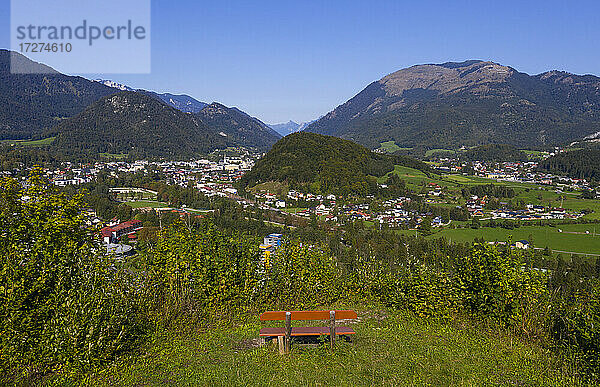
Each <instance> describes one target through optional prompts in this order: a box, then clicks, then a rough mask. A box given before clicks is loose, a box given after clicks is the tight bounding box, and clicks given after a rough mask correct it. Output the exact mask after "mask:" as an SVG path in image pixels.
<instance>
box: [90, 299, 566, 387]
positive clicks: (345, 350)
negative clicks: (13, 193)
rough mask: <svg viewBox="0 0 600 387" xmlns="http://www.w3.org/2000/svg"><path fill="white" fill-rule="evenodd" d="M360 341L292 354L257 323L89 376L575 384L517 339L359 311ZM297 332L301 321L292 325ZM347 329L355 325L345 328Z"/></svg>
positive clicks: (130, 380) (133, 381) (157, 381)
mask: <svg viewBox="0 0 600 387" xmlns="http://www.w3.org/2000/svg"><path fill="white" fill-rule="evenodd" d="M359 317H360V320H359V322H357V323H354V324H351V325H352V327H353V328H354V329H355V331H356V332H357V335H356V337H355V338H354V339H353V342H349V343H348V342H340V343H339V344H338V346H337V347H336V348H335V350H334V351H331V350H330V349H329V347H328V345H327V344H325V345H320V346H312V347H308V346H301V345H294V344H292V353H291V354H290V355H289V356H281V355H279V354H278V353H277V352H276V350H275V349H274V347H272V346H271V347H258V346H257V337H258V335H257V332H258V330H259V328H260V324H259V323H258V322H257V319H253V320H251V321H243V322H242V321H240V325H239V326H237V327H236V328H225V329H222V328H213V329H206V330H205V331H200V332H188V333H185V334H183V333H182V334H174V333H171V334H165V335H161V336H158V337H156V338H155V340H154V341H153V342H152V344H151V345H148V346H147V347H145V348H143V349H141V351H140V354H136V356H134V357H131V358H130V359H128V360H125V361H122V362H119V363H117V364H115V365H113V366H112V367H111V368H110V369H108V370H104V371H102V372H99V373H97V374H95V375H90V376H89V377H88V380H87V382H89V383H90V384H91V385H105V384H109V383H110V384H111V385H119V386H120V385H122V386H125V385H146V386H148V385H150V386H159V385H165V384H168V385H213V386H231V385H252V386H267V385H292V386H297V385H323V386H327V385H329V386H332V385H338V386H339V385H360V386H362V385H381V384H384V385H454V384H459V385H486V384H496V385H569V384H571V382H572V381H571V380H570V379H569V376H568V373H567V372H566V371H567V370H562V369H561V368H560V367H559V366H558V365H557V363H556V361H555V359H554V358H553V357H552V356H551V355H549V354H548V352H547V351H545V350H543V349H542V348H540V347H538V346H536V345H532V344H524V343H522V342H520V340H518V339H516V338H515V337H512V336H511V335H510V334H508V333H506V334H490V333H486V331H485V329H478V328H475V327H472V326H460V324H455V323H445V322H432V321H426V320H422V319H416V318H415V317H414V316H411V315H410V314H407V313H398V312H392V311H387V310H362V311H359ZM294 324H296V322H295V323H294ZM348 325H350V324H348Z"/></svg>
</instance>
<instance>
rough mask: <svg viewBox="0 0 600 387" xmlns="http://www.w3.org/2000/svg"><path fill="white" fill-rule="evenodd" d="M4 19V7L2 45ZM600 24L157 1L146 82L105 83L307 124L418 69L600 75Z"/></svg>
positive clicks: (371, 5)
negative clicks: (471, 66) (485, 63)
mask: <svg viewBox="0 0 600 387" xmlns="http://www.w3.org/2000/svg"><path fill="white" fill-rule="evenodd" d="M49 3H50V2H49ZM524 3H526V4H524ZM9 11H10V2H9V1H8V0H0V47H3V48H8V47H9V44H10V37H9V32H10V31H9V24H10V23H9V15H10V12H9ZM598 26H600V2H597V1H579V2H577V1H575V2H567V1H552V0H550V1H529V2H525V1H477V2H475V1H418V2H417V1H399V0H396V1H380V0H370V1H353V0H346V1H334V0H328V1H323V0H321V1H312V0H304V1H284V0H280V1H236V0H230V1H224V2H217V1H210V2H208V1H197V0H196V1H192V0H180V1H173V0H171V1H167V0H153V1H152V72H151V74H148V75H126V74H112V75H110V76H103V77H108V78H110V79H113V80H115V81H118V82H122V83H126V84H128V85H130V86H132V87H138V88H145V89H149V90H156V91H160V92H167V91H168V92H172V93H185V94H189V95H191V96H193V97H195V98H197V99H199V100H202V101H206V102H211V101H219V102H221V103H224V104H226V105H229V106H237V107H239V108H240V109H242V110H244V111H246V112H248V113H249V114H252V115H254V116H256V117H258V118H260V119H261V120H263V121H265V122H267V123H276V122H283V121H287V120H289V119H292V120H295V121H306V120H310V119H313V118H316V117H318V116H319V115H322V114H325V113H327V112H328V111H330V110H332V109H333V108H335V107H336V106H337V105H339V104H341V103H343V102H345V101H346V100H347V99H349V98H351V97H352V96H353V95H355V94H356V93H357V92H359V91H360V90H362V89H363V88H364V87H365V86H366V85H367V84H369V83H370V82H372V81H374V80H377V79H379V78H381V77H383V76H385V75H386V74H388V73H390V72H393V71H395V70H399V69H401V68H404V67H408V66H411V65H413V64H419V63H439V62H445V61H462V60H466V59H485V60H493V61H495V62H499V63H502V64H505V65H509V66H512V67H514V68H516V69H517V70H519V71H524V72H527V73H529V74H536V73H540V72H543V71H546V70H551V69H559V70H566V71H570V72H574V73H579V74H596V75H600V50H598V44H599V42H600V39H599V38H600V32H599V29H598ZM86 77H89V78H92V77H94V75H86Z"/></svg>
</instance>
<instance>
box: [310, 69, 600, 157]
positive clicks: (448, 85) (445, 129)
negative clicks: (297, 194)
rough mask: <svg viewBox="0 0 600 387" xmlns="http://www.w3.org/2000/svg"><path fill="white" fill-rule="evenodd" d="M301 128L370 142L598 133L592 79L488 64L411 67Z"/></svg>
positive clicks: (598, 92)
mask: <svg viewBox="0 0 600 387" xmlns="http://www.w3.org/2000/svg"><path fill="white" fill-rule="evenodd" d="M306 130H307V131H311V132H315V133H321V134H327V135H332V136H338V137H342V138H346V139H350V140H353V141H356V142H358V143H360V144H363V145H365V146H367V147H370V148H377V147H379V145H380V143H381V142H385V141H395V143H396V144H397V145H399V146H400V147H419V146H420V147H426V148H451V149H455V148H458V147H461V146H475V145H481V144H489V143H503V144H510V145H514V146H517V147H542V146H548V145H554V144H564V143H568V142H570V141H574V140H579V139H582V138H584V137H586V136H590V135H593V134H594V133H597V132H599V131H600V78H598V77H596V76H592V75H574V74H571V73H567V72H561V71H549V72H545V73H542V74H538V75H533V76H531V75H528V74H525V73H522V72H519V71H517V70H515V69H514V68H512V67H508V66H503V65H500V64H497V63H494V62H486V61H480V60H470V61H465V62H460V63H459V62H447V63H442V64H425V65H416V66H412V67H409V68H406V69H402V70H399V71H396V72H394V73H392V74H389V75H387V76H385V77H383V78H382V79H380V80H378V81H375V82H373V83H371V84H370V85H368V86H367V87H366V88H365V89H364V90H362V91H361V92H360V93H358V94H357V95H356V96H354V97H353V98H351V99H350V100H348V101H347V102H346V103H344V104H342V105H340V106H338V107H337V108H336V109H334V110H333V111H331V112H330V113H328V114H327V115H325V116H324V117H322V118H321V119H319V120H318V121H316V122H314V123H312V124H311V125H310V126H309V127H308V128H307V129H306Z"/></svg>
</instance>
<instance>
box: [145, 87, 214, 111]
mask: <svg viewBox="0 0 600 387" xmlns="http://www.w3.org/2000/svg"><path fill="white" fill-rule="evenodd" d="M138 91H139V92H141V93H145V94H148V95H150V96H153V97H155V98H158V99H160V100H161V101H163V102H164V103H166V104H167V105H170V106H173V107H174V108H175V109H177V110H181V111H182V112H184V113H198V112H199V111H200V110H202V109H204V108H205V107H206V106H208V104H207V103H206V102H201V101H198V100H197V99H195V98H192V97H190V96H189V95H185V94H179V95H178V94H170V93H156V92H154V91H146V90H138Z"/></svg>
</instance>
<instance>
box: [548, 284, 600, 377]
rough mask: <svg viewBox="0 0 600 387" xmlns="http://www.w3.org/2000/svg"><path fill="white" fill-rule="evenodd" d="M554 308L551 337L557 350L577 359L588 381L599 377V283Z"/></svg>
mask: <svg viewBox="0 0 600 387" xmlns="http://www.w3.org/2000/svg"><path fill="white" fill-rule="evenodd" d="M593 282H594V284H593V285H592V286H591V288H590V289H586V290H583V289H581V290H579V291H576V292H575V293H574V294H573V295H571V296H569V297H567V298H566V299H561V300H559V301H558V302H557V304H556V305H555V310H554V311H553V318H552V320H551V334H552V337H553V339H554V340H555V342H556V343H557V345H558V347H559V348H562V349H563V350H565V351H566V352H567V353H569V354H570V355H572V356H573V357H574V358H576V359H577V361H578V362H579V365H580V366H581V369H582V370H583V371H584V372H583V375H584V377H585V378H586V379H589V380H598V379H599V378H600V280H598V279H596V280H594V281H593Z"/></svg>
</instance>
